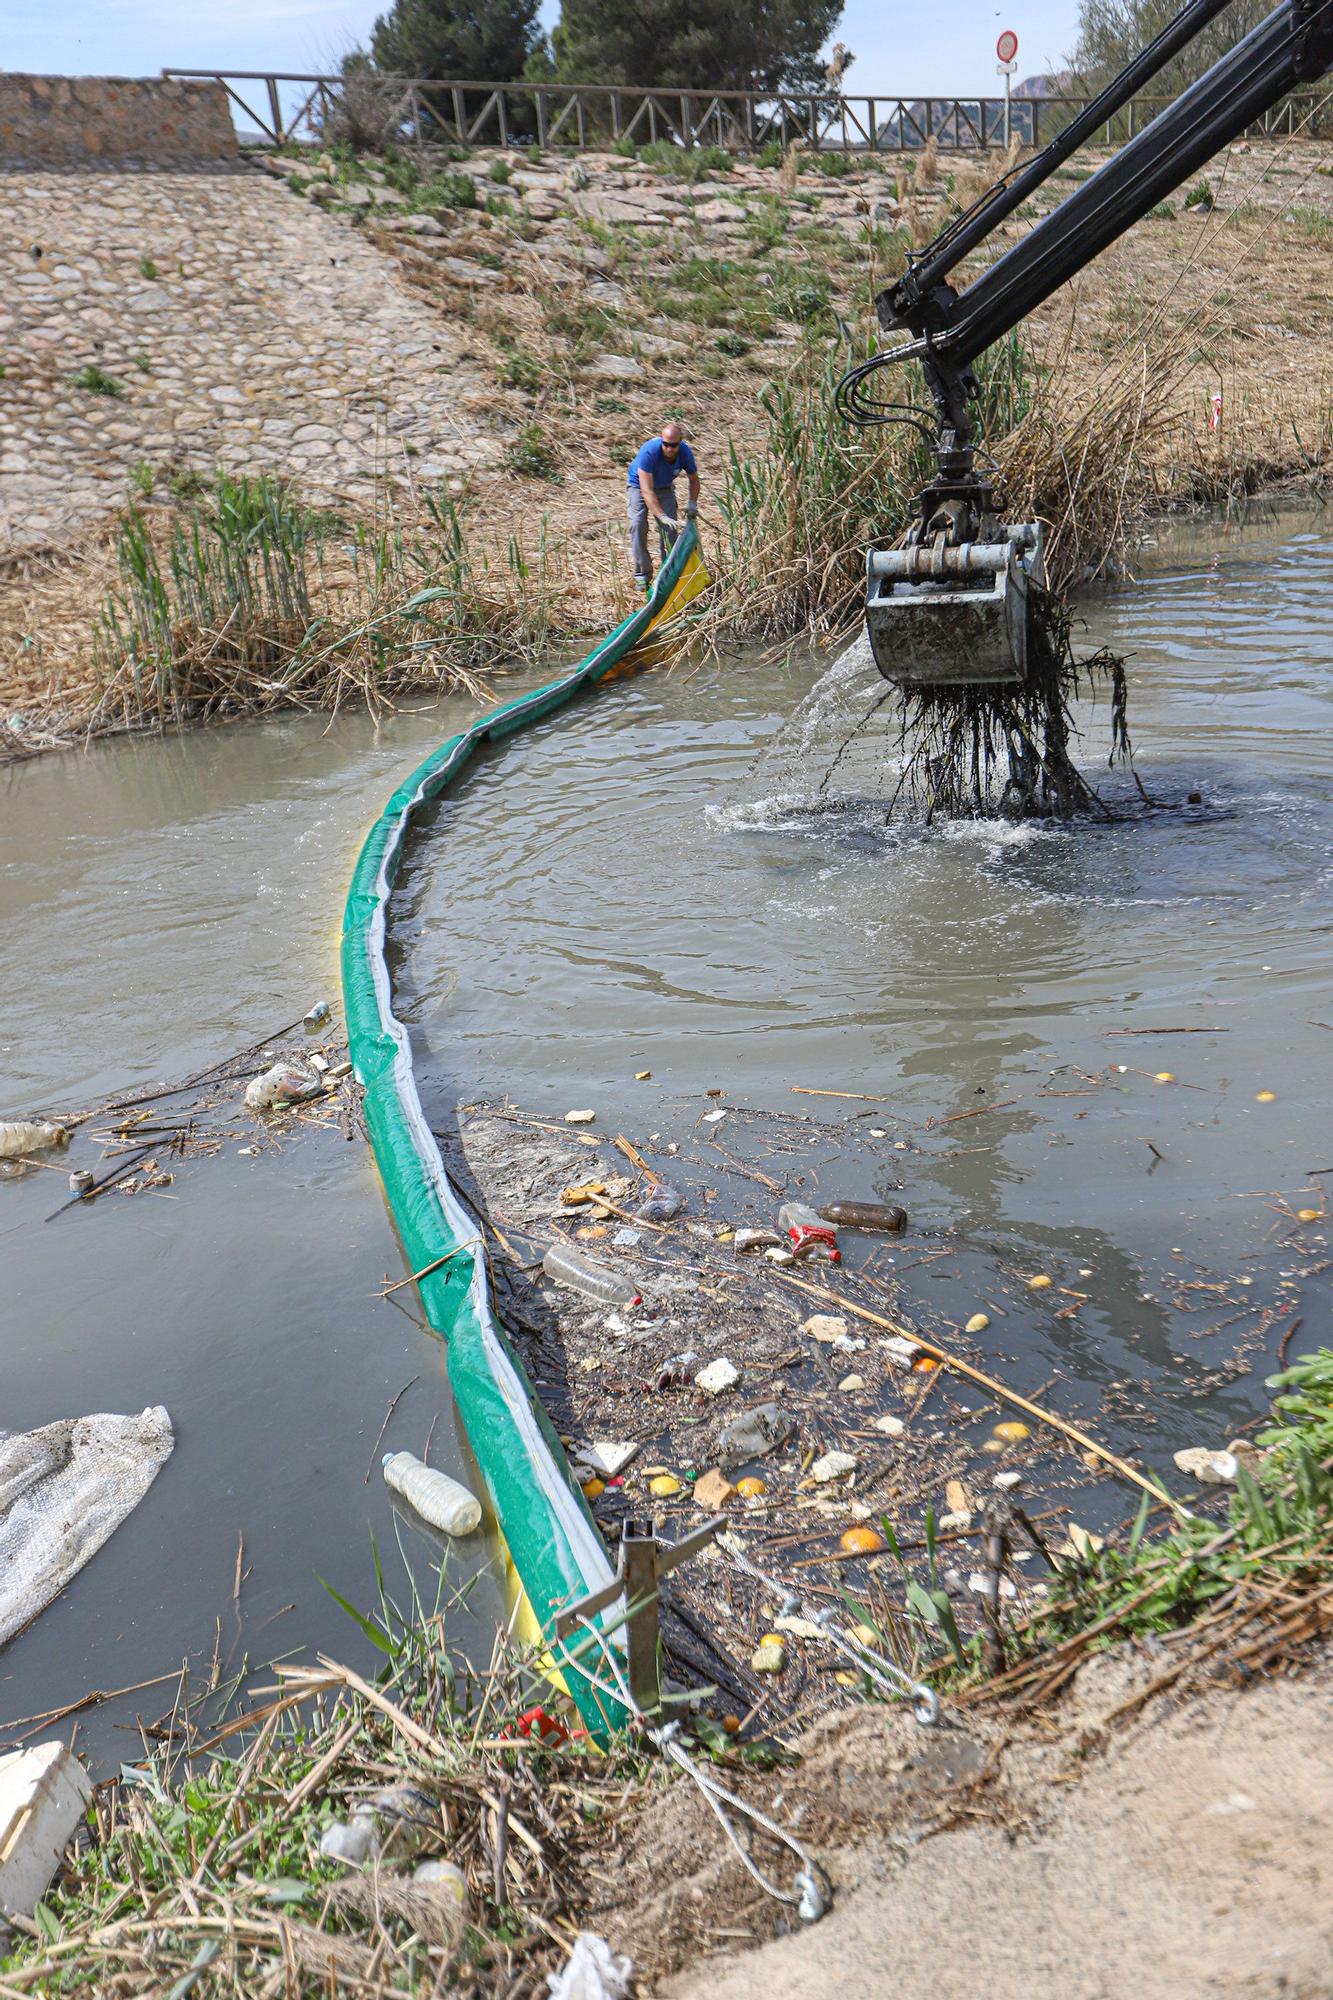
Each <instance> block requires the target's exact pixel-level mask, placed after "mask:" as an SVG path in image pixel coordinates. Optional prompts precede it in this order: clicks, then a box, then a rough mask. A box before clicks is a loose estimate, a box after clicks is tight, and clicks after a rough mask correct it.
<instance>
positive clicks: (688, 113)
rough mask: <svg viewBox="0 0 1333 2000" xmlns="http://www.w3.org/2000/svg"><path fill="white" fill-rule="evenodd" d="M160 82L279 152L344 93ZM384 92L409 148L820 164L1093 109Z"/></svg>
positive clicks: (537, 89) (1118, 135)
mask: <svg viewBox="0 0 1333 2000" xmlns="http://www.w3.org/2000/svg"><path fill="white" fill-rule="evenodd" d="M162 74H163V75H164V76H170V77H180V78H185V79H190V78H193V79H196V80H199V79H207V80H208V81H209V82H212V83H220V84H222V85H223V87H224V89H225V90H226V91H227V94H228V96H229V97H230V98H231V100H232V103H233V104H234V105H235V106H236V107H237V108H238V109H239V110H240V111H242V112H244V113H245V115H246V116H247V117H248V118H250V119H252V120H253V127H254V137H255V138H257V139H258V141H259V143H261V144H267V145H272V146H283V145H286V144H288V143H289V142H291V141H297V142H299V141H301V140H302V139H315V138H318V137H319V136H320V134H321V132H322V130H323V128H324V124H325V120H326V119H327V118H328V116H329V114H330V112H332V111H333V110H334V109H335V107H336V105H337V102H338V99H339V97H340V95H341V92H342V89H343V82H344V79H343V78H342V77H341V76H336V75H335V76H319V75H308V76H301V75H294V74H283V73H280V72H279V73H270V72H267V71H264V70H226V71H224V70H204V69H164V70H163V72H162ZM377 82H378V85H379V88H380V89H381V91H382V93H383V99H384V104H385V107H386V111H387V113H388V115H389V116H390V117H391V118H392V119H393V120H394V122H395V127H396V129H397V130H398V131H399V133H400V134H401V137H402V139H403V140H404V142H405V143H408V144H412V143H422V142H434V143H437V144H445V145H458V146H487V145H495V146H512V145H516V144H517V145H531V144H536V145H538V146H541V147H546V146H560V147H571V148H573V149H575V150H578V151H587V150H592V149H597V148H603V147H606V146H608V145H615V144H617V143H619V142H620V141H622V140H626V139H630V140H633V141H635V142H636V143H637V144H640V145H642V144H647V143H650V142H652V141H656V140H665V141H666V142H667V143H668V144H671V145H676V146H686V147H694V146H721V147H724V148H725V149H726V150H727V151H729V152H757V151H758V150H759V148H760V147H762V146H763V145H765V144H766V143H767V142H769V141H770V140H775V141H776V142H777V143H778V144H779V145H782V146H786V145H788V144H790V143H791V141H793V140H800V141H801V143H802V144H803V145H805V146H808V147H810V148H812V149H814V150H819V151H829V150H840V151H843V152H848V153H855V152H894V153H897V152H904V151H915V150H919V149H920V148H921V147H923V146H925V145H927V144H928V143H929V142H930V141H931V140H932V139H933V140H934V141H935V142H936V144H937V145H938V146H940V147H941V148H942V149H944V150H945V151H948V152H953V151H963V152H966V151H976V150H988V149H989V148H991V147H994V146H1003V145H1006V144H1007V143H1008V141H1009V139H1010V137H1011V136H1012V137H1013V138H1014V139H1017V140H1018V141H1019V142H1020V143H1021V144H1022V145H1024V146H1041V145H1044V144H1045V143H1046V142H1047V141H1048V140H1050V139H1053V138H1054V137H1055V135H1056V133H1057V132H1059V131H1060V130H1061V129H1062V128H1063V127H1064V126H1065V125H1067V124H1068V123H1069V121H1070V119H1071V118H1072V117H1073V116H1074V114H1075V113H1076V112H1078V111H1081V110H1082V108H1083V106H1084V105H1085V104H1086V103H1087V102H1088V99H1087V98H1084V97H1015V98H1013V99H1012V100H1011V102H1010V104H1009V106H1008V123H1006V102H1005V99H1004V98H1003V97H881V96H874V97H870V96H866V97H859V96H858V97H843V96H840V95H833V94H819V93H808V92H801V91H770V92H761V91H743V90H713V91H702V90H647V89H629V88H628V87H626V86H624V85H621V86H616V85H614V84H591V83H590V84H583V83H577V84H575V83H570V84H549V83H469V82H457V83H455V82H451V81H444V82H437V81H432V80H431V79H429V78H421V77H416V78H411V77H385V78H382V79H377ZM238 85H239V86H242V88H237V86H238ZM256 86H259V88H256ZM255 99H258V101H259V106H261V107H262V108H257V106H256V103H255V102H254V101H252V100H255ZM1170 102H1171V99H1169V98H1165V97H1136V98H1132V99H1131V100H1130V102H1129V103H1128V104H1127V105H1125V106H1124V107H1123V108H1122V109H1121V110H1120V111H1119V112H1117V113H1116V114H1115V116H1114V117H1112V118H1110V119H1108V120H1107V123H1106V127H1105V130H1104V132H1103V134H1102V141H1103V143H1104V144H1106V145H1108V146H1114V145H1123V144H1124V142H1125V140H1126V139H1132V138H1133V136H1134V134H1135V133H1136V132H1137V131H1139V130H1141V129H1142V127H1143V126H1144V125H1145V124H1146V123H1148V121H1149V120H1150V119H1152V118H1153V117H1155V116H1156V114H1157V113H1158V112H1159V111H1161V110H1162V109H1163V108H1164V107H1165V106H1166V105H1167V104H1168V103H1170ZM1325 102H1327V98H1326V97H1325V95H1324V94H1322V93H1315V92H1310V93H1304V94H1302V95H1301V96H1299V97H1293V98H1289V99H1288V100H1287V101H1286V102H1285V103H1284V104H1281V105H1279V106H1277V107H1276V109H1274V110H1272V111H1269V112H1266V113H1265V115H1264V118H1263V120H1262V121H1261V123H1260V124H1258V125H1256V126H1255V127H1254V128H1253V130H1254V131H1255V132H1256V133H1261V134H1264V135H1280V134H1291V133H1295V132H1297V131H1299V130H1300V129H1301V128H1302V126H1303V125H1304V124H1306V122H1307V120H1309V119H1310V118H1311V114H1312V113H1313V112H1315V111H1317V110H1318V108H1319V107H1320V106H1321V105H1322V104H1324V103H1325ZM234 119H235V113H234V112H233V121H234ZM241 137H242V139H243V140H245V139H250V137H251V135H250V133H248V132H246V133H242V134H241Z"/></svg>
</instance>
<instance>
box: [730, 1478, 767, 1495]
mask: <svg viewBox="0 0 1333 2000" xmlns="http://www.w3.org/2000/svg"><path fill="white" fill-rule="evenodd" d="M736 1491H737V1492H738V1493H739V1494H740V1496H741V1499H742V1500H757V1499H758V1498H759V1495H760V1494H761V1493H767V1491H768V1488H767V1487H766V1486H765V1484H764V1482H763V1480H762V1479H756V1478H755V1476H754V1474H753V1473H751V1474H749V1475H748V1476H747V1477H746V1478H745V1479H738V1480H737V1481H736Z"/></svg>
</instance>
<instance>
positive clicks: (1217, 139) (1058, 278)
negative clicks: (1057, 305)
mask: <svg viewBox="0 0 1333 2000" xmlns="http://www.w3.org/2000/svg"><path fill="white" fill-rule="evenodd" d="M1226 4H1227V0H1193V4H1192V5H1191V6H1188V7H1186V8H1185V9H1184V10H1183V12H1182V13H1181V14H1179V15H1178V16H1177V17H1176V19H1175V20H1174V21H1173V22H1172V23H1171V25H1170V27H1168V28H1167V29H1165V30H1164V31H1163V33H1162V34H1161V35H1160V36H1159V37H1158V40H1157V42H1155V43H1154V44H1153V45H1152V47H1151V48H1150V49H1146V50H1145V51H1144V52H1143V55H1142V56H1139V57H1138V58H1136V60H1135V61H1134V62H1133V63H1131V64H1130V66H1129V68H1128V69H1127V70H1126V71H1125V72H1124V74H1123V76H1122V77H1120V78H1117V80H1116V82H1115V83H1114V84H1112V85H1111V86H1110V88H1109V89H1108V90H1107V91H1105V92H1104V93H1103V95H1102V98H1101V99H1100V100H1099V101H1098V103H1097V104H1096V105H1092V106H1089V107H1088V110H1087V111H1086V112H1085V113H1084V114H1083V115H1082V117H1081V118H1080V120H1079V121H1077V122H1078V125H1079V127H1080V136H1081V130H1082V129H1083V128H1087V129H1093V128H1095V126H1096V125H1097V124H1099V123H1100V122H1101V120H1102V119H1103V118H1104V117H1105V116H1106V115H1107V108H1106V107H1107V102H1108V100H1109V101H1110V102H1111V104H1113V105H1114V106H1115V107H1117V108H1118V106H1119V105H1120V104H1123V103H1124V102H1126V101H1127V99H1128V98H1129V97H1130V96H1131V95H1132V94H1133V91H1134V90H1135V89H1136V88H1137V87H1138V81H1139V78H1140V77H1141V76H1142V75H1144V74H1147V75H1152V74H1154V73H1155V72H1156V71H1157V70H1159V69H1160V68H1161V67H1162V66H1163V64H1165V63H1166V62H1167V61H1169V60H1170V58H1171V57H1172V56H1173V55H1175V54H1176V53H1177V51H1178V50H1179V49H1180V48H1182V47H1183V46H1185V44H1186V43H1187V42H1189V41H1191V40H1192V39H1193V37H1194V36H1195V35H1197V34H1198V33H1199V31H1200V29H1201V28H1202V27H1203V26H1204V25H1205V23H1206V22H1207V21H1209V20H1211V19H1212V18H1213V17H1214V16H1215V15H1217V14H1219V13H1221V12H1222V10H1223V7H1224V6H1225V5H1226ZM1330 66H1333V0H1284V4H1283V5H1282V6H1280V7H1279V8H1277V9H1276V11H1275V12H1274V13H1272V14H1270V15H1269V17H1268V19H1267V20H1266V21H1263V22H1261V24H1260V25H1259V26H1258V27H1257V28H1255V29H1254V30H1253V32H1252V33H1250V34H1248V35H1246V37H1245V38H1244V40H1243V41H1241V42H1238V43H1237V45H1236V47H1235V48H1234V49H1232V50H1231V51H1230V53H1229V54H1227V55H1225V56H1223V58H1222V60H1221V61H1220V62H1218V63H1215V64H1214V65H1213V67H1212V69H1210V70H1209V71H1208V72H1207V73H1206V74H1205V75H1204V76H1201V77H1200V78H1199V79H1198V81H1197V82H1195V83H1193V84H1191V85H1190V87H1189V89H1188V90H1185V91H1183V92H1182V93H1181V95H1180V96H1179V97H1178V98H1177V99H1176V100H1175V102H1174V104H1172V105H1170V106H1169V107H1168V108H1167V110H1165V111H1163V112H1162V113H1161V114H1160V115H1159V116H1158V117H1157V118H1155V119H1154V120H1153V121H1152V123H1151V124H1150V125H1148V126H1146V127H1145V129H1144V130H1143V131H1142V132H1140V133H1139V134H1138V136H1137V137H1136V138H1133V139H1131V140H1130V141H1129V143H1128V144H1127V145H1126V146H1124V147H1122V149H1121V150H1120V152H1118V153H1117V154H1116V155H1115V156H1114V158H1113V159H1111V160H1108V161H1107V163H1106V164H1105V166H1103V167H1101V168H1100V169H1099V170H1098V172H1096V173H1095V174H1092V175H1091V176H1090V177H1089V179H1087V180H1086V181H1084V182H1082V183H1081V184H1080V185H1079V186H1078V187H1076V188H1075V189H1073V191H1072V192H1071V193H1070V194H1069V195H1067V196H1066V198H1065V199H1064V201H1062V202H1061V203H1060V205H1059V206H1058V207H1057V208H1055V209H1053V210H1052V212H1051V213H1050V214H1049V215H1048V216H1046V217H1045V218H1044V220H1043V221H1041V222H1040V223H1038V225H1037V227H1036V228H1035V229H1033V230H1032V231H1031V232H1030V233H1029V234H1028V235H1027V236H1026V237H1024V239H1023V241H1022V242H1021V243H1017V244H1015V246H1014V248H1013V249H1012V250H1009V251H1007V252H1006V253H1005V255H1004V256H1003V257H1001V258H999V259H998V260H997V261H996V262H995V263H994V264H992V265H991V267H990V269H989V270H987V271H984V272H983V273H982V275H981V276H980V277H979V278H977V279H975V280H974V281H973V283H972V284H970V285H969V286H968V287H967V289H966V290H965V291H964V292H962V293H961V294H958V293H956V292H955V291H954V290H953V288H952V286H948V285H946V284H945V283H944V280H945V277H946V274H947V272H948V271H949V270H951V269H952V268H953V267H954V266H955V265H956V264H957V263H958V262H959V261H960V259H961V258H962V257H964V256H965V255H966V254H967V252H968V251H969V250H970V249H972V248H973V247H974V245H975V244H977V243H979V242H981V241H982V240H983V239H984V237H985V236H987V235H989V234H990V232H991V230H992V229H994V227H995V226H996V224H997V223H998V222H999V221H1000V220H1002V218H1003V217H1004V216H1005V215H1007V214H1009V213H1010V212H1011V211H1012V210H1013V209H1014V208H1016V207H1017V206H1018V204H1019V202H1021V201H1023V200H1024V199H1026V197H1027V195H1028V194H1029V193H1030V192H1031V190H1032V189H1033V188H1034V187H1036V186H1037V185H1039V184H1040V182H1041V181H1043V180H1045V179H1046V178H1047V176H1048V175H1049V174H1050V173H1052V172H1053V171H1054V169H1055V168H1056V166H1058V165H1059V164H1060V162H1061V161H1062V160H1063V159H1065V158H1067V157H1068V155H1069V153H1070V152H1072V151H1073V149H1074V146H1075V145H1077V144H1078V143H1079V139H1078V138H1077V137H1076V138H1074V139H1073V143H1072V144H1071V143H1070V140H1071V135H1072V130H1073V128H1070V130H1069V131H1066V132H1064V133H1061V135H1060V137H1059V138H1058V139H1056V140H1055V142H1054V144H1053V145H1052V146H1051V147H1048V148H1047V150H1046V152H1045V153H1043V154H1042V155H1040V156H1039V158H1038V159H1036V160H1034V161H1033V162H1032V163H1031V166H1030V167H1029V168H1028V169H1026V170H1025V171H1024V172H1023V173H1021V174H1020V175H1018V176H1017V177H1016V178H1015V179H1014V181H1013V182H1012V183H1010V184H1008V185H1005V186H1003V187H1001V188H999V189H995V190H992V192H991V194H990V195H989V196H987V197H985V198H984V199H983V201H982V202H980V203H979V204H978V206H977V208H976V210H975V211H973V213H972V215H971V216H970V217H967V218H960V223H965V224H966V226H965V227H962V226H959V224H955V225H954V227H953V229H952V230H949V231H946V232H945V235H944V237H943V238H941V239H939V241H937V242H936V243H935V244H933V245H932V246H931V247H930V249H928V250H927V251H926V252H925V254H924V255H923V257H922V258H921V259H920V261H919V263H917V264H916V265H915V266H914V267H913V268H912V269H911V270H909V271H908V272H907V273H906V274H905V275H904V276H903V277H902V278H901V279H900V280H899V281H898V283H897V284H896V285H893V286H891V287H890V288H889V289H888V290H886V291H884V292H881V293H880V295H879V298H878V299H877V300H876V309H877V311H878V315H879V320H880V324H881V325H882V326H883V327H885V328H886V329H898V328H904V329H906V330H908V331H909V332H911V333H913V334H914V335H915V336H916V338H915V340H913V341H912V342H910V343H909V344H908V345H907V346H906V347H905V348H903V349H899V350H898V355H897V357H896V358H898V359H903V358H906V356H907V355H924V354H926V353H927V352H928V351H929V352H930V353H931V354H932V356H933V357H935V358H937V359H941V360H943V359H946V358H947V361H948V362H949V363H950V364H964V365H965V364H966V363H967V362H969V361H972V360H974V359H975V358H976V356H977V355H978V354H980V353H981V352H982V350H983V349H984V348H987V347H989V346H991V345H992V344H993V342H995V341H997V340H1000V339H1002V338H1003V336H1004V335H1005V334H1006V333H1008V332H1009V331H1010V329H1011V328H1012V327H1015V326H1017V325H1018V324H1019V322H1020V321H1021V320H1023V319H1025V318H1026V317H1027V315H1028V314H1029V313H1030V312H1032V311H1033V310H1034V309H1035V308H1036V307H1037V306H1039V305H1041V304H1042V303H1043V301H1044V300H1046V299H1048V298H1049V297H1050V296H1051V293H1052V292H1054V291H1056V290H1057V289H1058V287H1059V286H1061V285H1063V284H1065V283H1066V282H1067V281H1068V280H1069V279H1070V278H1072V277H1074V276H1076V274H1077V273H1078V272H1079V271H1081V270H1083V269H1084V267H1085V266H1086V265H1087V264H1089V263H1091V261H1092V259H1093V258H1094V257H1095V256H1097V254H1098V253H1099V252H1100V251H1102V250H1104V249H1105V248H1106V246H1107V244H1108V243H1113V242H1114V241H1115V239H1116V237H1117V236H1121V235H1123V234H1124V232H1125V230H1127V229H1128V228H1130V227H1131V225H1132V224H1133V223H1135V222H1138V221H1139V220H1140V219H1141V218H1142V217H1143V216H1145V215H1147V214H1148V212H1149V210H1150V209H1152V208H1155V207H1156V205H1157V204H1158V202H1160V201H1161V200H1162V199H1163V198H1164V197H1165V196H1166V195H1168V194H1170V193H1171V191H1172V189H1173V188H1177V187H1179V186H1180V184H1181V182H1182V181H1184V180H1185V179H1187V178H1188V176H1189V175H1190V174H1192V173H1193V172H1195V170H1196V169H1197V168H1199V167H1201V166H1203V165H1204V163H1205V161H1207V160H1210V159H1211V158H1212V157H1213V155H1214V154H1215V153H1217V152H1218V151H1219V150H1220V149H1221V148H1222V147H1223V146H1225V145H1226V144H1227V143H1228V142H1229V141H1230V140H1232V139H1235V138H1237V137H1238V136H1239V135H1240V134H1241V133H1242V132H1244V131H1245V130H1246V128H1247V127H1248V126H1250V125H1252V124H1254V123H1255V121H1256V120H1257V119H1259V118H1262V116H1263V114H1264V113H1265V112H1266V111H1270V110H1272V108H1273V107H1274V105H1277V104H1280V103H1281V102H1282V99H1283V98H1284V97H1287V96H1289V95H1290V93H1291V92H1292V91H1293V90H1294V89H1296V88H1297V86H1298V85H1299V84H1301V83H1307V82H1311V81H1313V80H1314V79H1315V78H1317V77H1320V76H1322V75H1323V73H1324V71H1325V70H1327V69H1328V68H1329V67H1330ZM1094 114H1095V115H1094Z"/></svg>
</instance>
